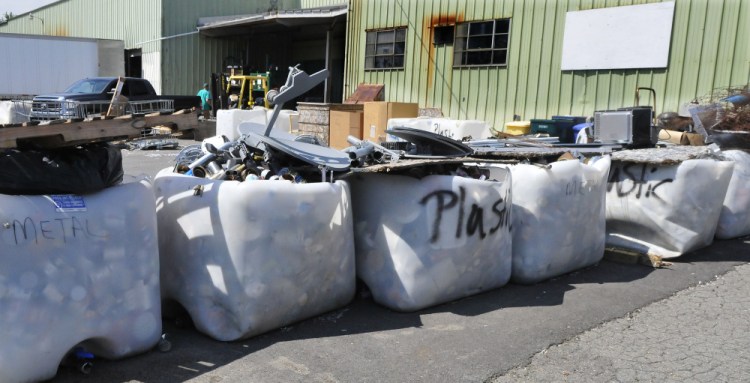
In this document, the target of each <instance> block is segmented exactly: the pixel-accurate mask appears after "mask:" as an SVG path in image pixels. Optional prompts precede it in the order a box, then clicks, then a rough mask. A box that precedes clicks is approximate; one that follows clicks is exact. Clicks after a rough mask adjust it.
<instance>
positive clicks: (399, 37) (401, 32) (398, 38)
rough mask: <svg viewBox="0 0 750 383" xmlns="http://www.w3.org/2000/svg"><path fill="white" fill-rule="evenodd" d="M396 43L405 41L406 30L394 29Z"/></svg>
mask: <svg viewBox="0 0 750 383" xmlns="http://www.w3.org/2000/svg"><path fill="white" fill-rule="evenodd" d="M396 41H406V28H399V29H396Z"/></svg>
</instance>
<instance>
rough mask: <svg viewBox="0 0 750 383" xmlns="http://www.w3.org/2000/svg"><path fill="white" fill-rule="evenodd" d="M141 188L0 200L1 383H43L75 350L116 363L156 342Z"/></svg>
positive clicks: (149, 226) (152, 253) (152, 265)
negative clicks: (117, 359) (39, 382)
mask: <svg viewBox="0 0 750 383" xmlns="http://www.w3.org/2000/svg"><path fill="white" fill-rule="evenodd" d="M155 210H156V209H155V201H154V194H153V190H152V187H151V185H150V184H149V183H148V182H147V181H145V180H132V182H129V183H126V184H121V185H118V186H114V187H111V188H107V189H104V190H102V191H100V192H97V193H94V194H89V195H85V196H71V195H58V196H55V195H52V196H10V195H0V222H2V224H3V227H2V228H0V249H2V250H0V339H2V342H0V382H26V381H40V380H46V379H49V378H52V377H53V376H54V375H55V374H56V372H57V368H58V365H59V364H60V362H61V361H62V360H63V358H64V356H65V355H66V354H67V353H68V352H69V351H70V350H72V349H73V348H74V347H75V346H76V345H78V344H79V343H82V345H83V347H84V349H85V350H86V351H88V352H90V353H93V354H94V355H95V356H96V357H102V358H107V359H115V358H121V357H125V356H129V355H133V354H137V353H140V352H144V351H147V350H149V349H151V348H152V347H153V346H154V345H156V344H157V342H158V341H159V340H160V339H161V303H160V302H161V301H160V297H159V253H158V240H157V232H156V214H155Z"/></svg>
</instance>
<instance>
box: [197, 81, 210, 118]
mask: <svg viewBox="0 0 750 383" xmlns="http://www.w3.org/2000/svg"><path fill="white" fill-rule="evenodd" d="M198 97H200V98H201V111H202V113H203V118H205V119H208V118H209V117H210V116H211V104H212V103H211V101H212V100H211V92H209V91H208V83H203V89H201V90H199V91H198Z"/></svg>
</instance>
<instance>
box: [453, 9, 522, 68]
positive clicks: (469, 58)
mask: <svg viewBox="0 0 750 383" xmlns="http://www.w3.org/2000/svg"><path fill="white" fill-rule="evenodd" d="M509 35H510V19H497V20H488V21H475V22H469V23H461V24H457V25H456V40H455V43H454V45H453V67H471V66H488V65H506V64H507V63H508V41H509Z"/></svg>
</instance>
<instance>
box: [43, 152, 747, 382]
mask: <svg viewBox="0 0 750 383" xmlns="http://www.w3.org/2000/svg"><path fill="white" fill-rule="evenodd" d="M183 143H184V144H191V143H193V142H191V141H187V140H181V144H183ZM176 154H177V151H175V150H172V151H169V150H163V151H132V152H127V151H124V152H123V157H124V160H123V162H124V167H125V170H126V174H140V173H144V174H147V175H151V176H153V175H154V174H156V172H157V171H158V170H160V169H162V168H165V167H170V166H172V165H173V163H174V162H173V159H174V156H175V155H176ZM672 261H673V264H672V265H670V266H669V267H665V268H660V269H654V268H651V267H646V266H641V265H631V264H622V263H614V262H609V261H606V260H605V261H602V262H600V263H599V264H598V265H596V266H593V267H589V268H586V269H583V270H579V271H576V272H573V273H570V274H566V275H563V276H560V277H557V278H553V279H551V280H548V281H544V282H541V283H538V284H535V285H530V286H526V285H523V286H522V285H514V284H509V285H506V286H504V287H501V288H499V289H496V290H492V291H488V292H486V293H483V294H478V295H474V296H471V297H468V298H465V299H461V300H457V301H454V302H450V303H447V304H443V305H439V306H436V307H431V308H428V309H425V310H421V311H418V312H414V313H397V312H393V311H390V310H388V309H386V308H383V307H382V306H380V305H378V304H377V303H375V302H374V301H373V300H372V298H371V297H369V296H368V295H367V294H366V293H365V292H364V291H360V293H358V295H357V297H356V298H355V299H354V300H353V301H352V302H351V303H350V304H349V305H347V306H345V307H342V308H340V309H338V310H334V311H332V312H329V313H325V314H323V315H320V316H317V317H314V318H309V319H307V320H303V321H300V322H298V323H295V324H292V325H290V326H286V327H283V328H280V329H278V330H274V331H270V332H268V333H265V334H262V335H259V336H256V337H252V338H249V339H246V340H242V341H236V342H218V341H215V340H213V339H211V338H209V337H207V336H205V335H202V334H201V333H200V332H198V331H197V330H196V329H194V328H192V327H190V326H189V325H188V326H186V325H184V320H177V319H179V318H170V317H167V318H164V321H163V327H164V332H165V333H166V334H167V338H168V339H169V340H170V341H171V344H172V348H171V350H170V351H168V352H161V351H158V350H156V349H154V350H152V351H149V352H146V353H143V354H140V355H136V356H133V357H130V358H126V359H121V360H113V361H110V360H100V359H97V360H95V364H94V369H93V371H92V372H91V374H90V375H87V376H83V375H81V374H79V373H78V372H76V371H75V370H73V369H69V368H61V369H60V370H59V371H58V374H57V377H56V378H55V379H53V380H52V382H149V383H161V382H165V383H166V382H170V383H171V382H199V383H203V382H212V383H215V382H327V383H333V382H377V383H383V382H394V383H402V382H451V383H452V382H488V383H496V382H610V381H613V382H644V381H646V382H717V381H720V382H745V381H750V363H749V360H748V359H750V354H749V353H748V352H749V351H748V350H750V331H749V330H750V328H749V327H750V312H749V311H748V310H750V298H749V297H750V283H748V281H750V265H748V263H750V238H744V239H736V240H728V241H716V242H714V244H712V245H711V246H709V247H706V248H704V249H701V250H698V251H696V252H693V253H691V254H686V255H683V256H681V257H679V258H676V259H674V260H672Z"/></svg>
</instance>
